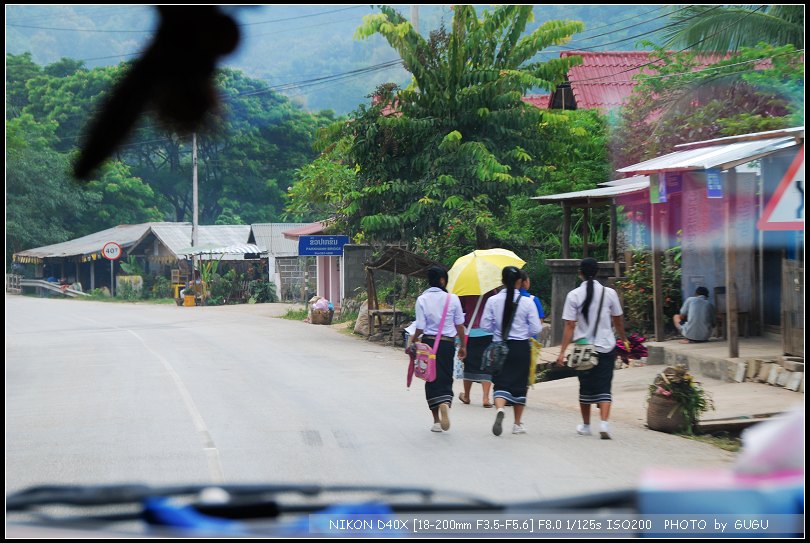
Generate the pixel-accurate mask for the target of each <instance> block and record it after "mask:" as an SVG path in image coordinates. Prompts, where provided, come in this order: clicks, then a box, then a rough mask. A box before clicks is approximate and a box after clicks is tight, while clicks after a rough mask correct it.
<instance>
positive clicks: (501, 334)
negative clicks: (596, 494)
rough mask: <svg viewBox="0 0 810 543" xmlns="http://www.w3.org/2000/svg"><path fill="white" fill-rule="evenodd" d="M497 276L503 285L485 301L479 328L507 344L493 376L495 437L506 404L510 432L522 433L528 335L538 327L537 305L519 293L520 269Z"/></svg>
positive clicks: (523, 431)
mask: <svg viewBox="0 0 810 543" xmlns="http://www.w3.org/2000/svg"><path fill="white" fill-rule="evenodd" d="M501 278H502V281H503V285H504V288H503V289H502V290H501V291H500V292H499V293H498V294H496V295H495V296H493V297H492V298H490V299H489V300H487V305H486V306H485V307H484V316H483V318H482V319H481V327H482V328H484V329H485V330H488V331H489V332H491V333H492V335H493V341H502V340H503V341H506V343H507V345H508V347H509V354H508V355H507V356H506V361H505V362H504V365H503V369H502V370H501V372H500V373H498V374H497V375H495V376H493V387H494V389H495V395H494V396H495V407H497V408H498V411H497V413H496V414H495V423H494V424H493V426H492V433H493V434H495V435H496V436H499V435H501V433H503V419H504V416H505V413H504V408H505V407H506V406H507V405H511V406H513V407H514V411H515V424H514V426H513V427H512V433H513V434H525V433H526V426H525V425H524V424H523V421H522V416H523V409H524V408H525V406H526V392H527V391H528V388H529V385H528V380H527V378H526V376H527V375H528V374H529V365H530V362H531V349H530V345H529V338H530V337H534V336H536V335H537V334H538V333H540V329H541V327H542V324H541V323H540V317H539V316H538V315H537V308H536V307H535V305H534V304H533V303H531V302H530V301H529V300H524V297H523V296H521V294H520V286H521V284H522V280H521V277H520V270H519V269H518V268H516V267H514V266H507V267H506V268H504V269H503V271H502V273H501ZM521 301H523V303H521Z"/></svg>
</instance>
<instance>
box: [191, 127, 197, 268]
mask: <svg viewBox="0 0 810 543" xmlns="http://www.w3.org/2000/svg"><path fill="white" fill-rule="evenodd" d="M197 197H198V193H197V133H196V132H194V133H193V134H192V135H191V199H192V214H191V246H192V247H194V248H196V247H197V213H198V207H197ZM196 269H197V266H196V257H195V256H194V255H191V281H192V282H193V281H194V280H195V277H194V271H195V270H196Z"/></svg>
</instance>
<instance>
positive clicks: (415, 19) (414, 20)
mask: <svg viewBox="0 0 810 543" xmlns="http://www.w3.org/2000/svg"><path fill="white" fill-rule="evenodd" d="M411 26H413V29H414V31H415V32H416V33H417V34H419V6H411Z"/></svg>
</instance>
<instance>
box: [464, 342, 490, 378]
mask: <svg viewBox="0 0 810 543" xmlns="http://www.w3.org/2000/svg"><path fill="white" fill-rule="evenodd" d="M490 343H492V336H478V337H469V338H467V358H465V359H464V380H465V381H475V382H476V383H482V382H488V383H489V382H492V375H490V374H489V373H486V372H485V371H483V370H481V356H482V355H483V354H484V351H485V350H486V348H487V347H488V346H489V344H490Z"/></svg>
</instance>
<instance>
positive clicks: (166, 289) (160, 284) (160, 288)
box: [148, 275, 174, 298]
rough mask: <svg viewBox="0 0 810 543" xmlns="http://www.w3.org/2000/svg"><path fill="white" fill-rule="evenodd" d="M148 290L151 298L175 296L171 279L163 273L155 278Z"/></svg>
mask: <svg viewBox="0 0 810 543" xmlns="http://www.w3.org/2000/svg"><path fill="white" fill-rule="evenodd" d="M148 292H149V297H150V298H171V297H172V296H174V292H173V291H172V282H171V280H170V279H169V278H168V277H163V276H161V275H159V276H156V277H155V278H154V281H152V284H151V286H150V287H149V291H148Z"/></svg>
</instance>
